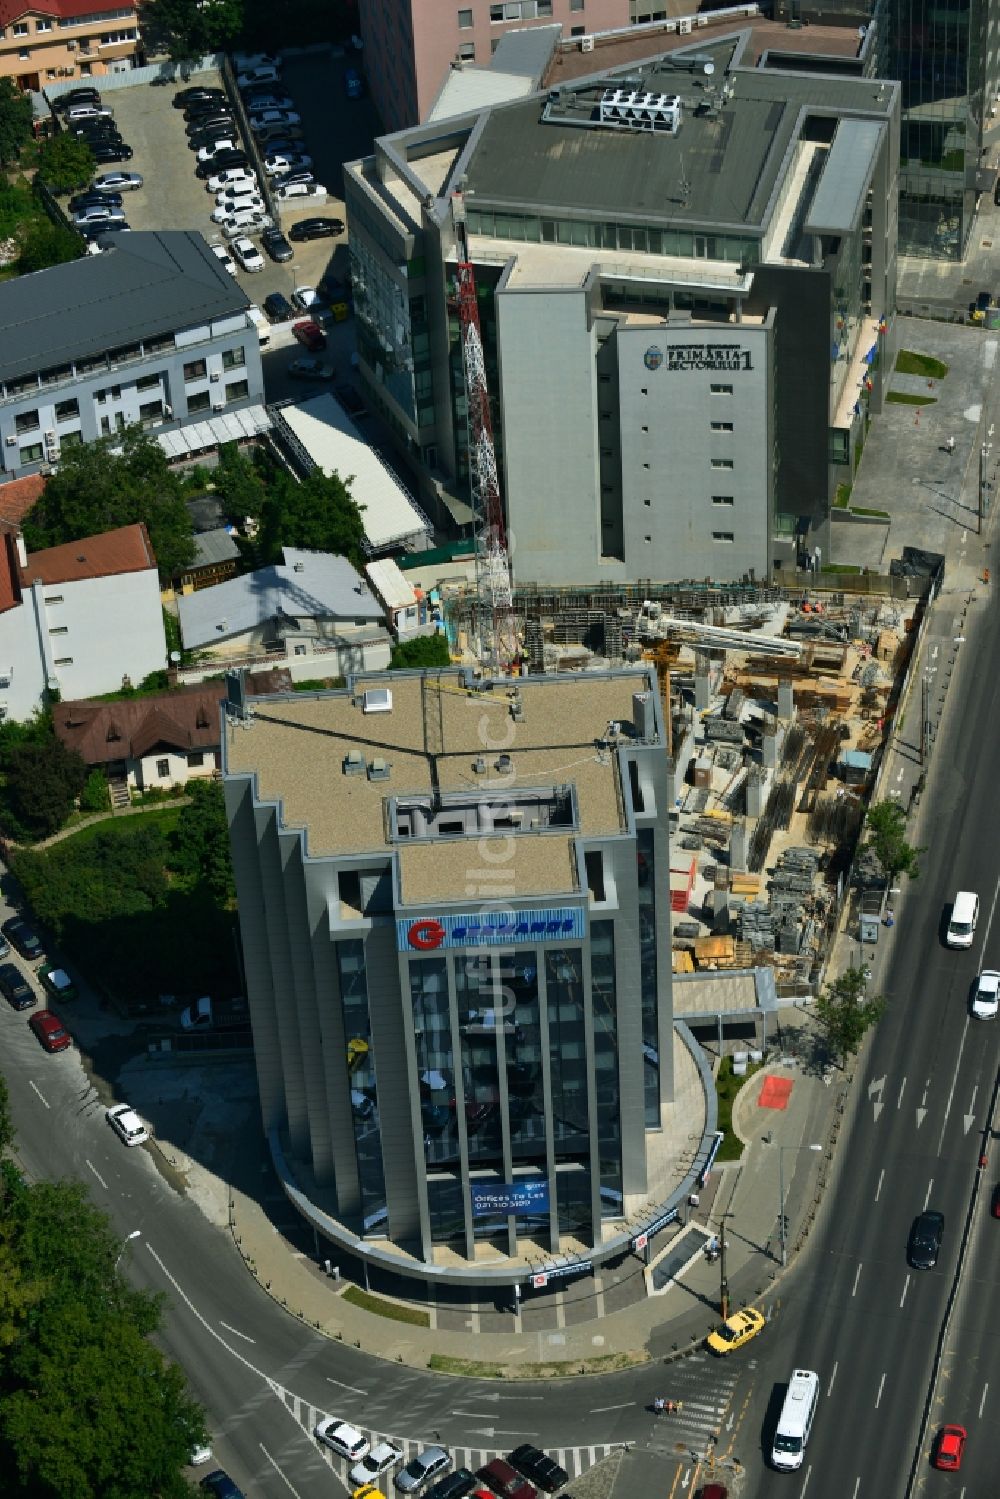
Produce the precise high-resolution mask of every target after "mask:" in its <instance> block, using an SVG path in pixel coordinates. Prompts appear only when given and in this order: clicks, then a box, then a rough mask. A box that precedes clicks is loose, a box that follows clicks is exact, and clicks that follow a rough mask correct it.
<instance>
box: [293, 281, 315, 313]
mask: <svg viewBox="0 0 1000 1499" xmlns="http://www.w3.org/2000/svg"><path fill="white" fill-rule="evenodd" d="M292 306H293V307H297V308H298V309H299V311H300V312H312V311H313V310H314V309H316V308H321V307H322V306H323V298H322V297H321V296H320V294H319V292H318V291H317V290H316V288H315V286H297V287H296V288H295V290H294V291H293V292H292Z"/></svg>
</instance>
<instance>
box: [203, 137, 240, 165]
mask: <svg viewBox="0 0 1000 1499" xmlns="http://www.w3.org/2000/svg"><path fill="white" fill-rule="evenodd" d="M237 150H239V147H238V145H237V143H236V141H235V140H234V139H233V137H232V136H231V135H226V136H220V137H219V138H218V139H217V140H214V141H210V142H209V143H208V144H207V145H204V146H200V147H199V148H198V160H199V161H214V160H215V158H216V157H217V156H222V155H223V154H224V153H225V152H227V151H237Z"/></svg>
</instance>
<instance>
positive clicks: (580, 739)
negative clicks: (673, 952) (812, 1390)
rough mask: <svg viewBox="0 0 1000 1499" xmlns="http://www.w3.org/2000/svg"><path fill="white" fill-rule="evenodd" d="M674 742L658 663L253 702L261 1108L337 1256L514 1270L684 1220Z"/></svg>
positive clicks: (230, 766)
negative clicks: (674, 1128) (674, 1137)
mask: <svg viewBox="0 0 1000 1499" xmlns="http://www.w3.org/2000/svg"><path fill="white" fill-rule="evenodd" d="M233 695H234V699H239V698H240V697H241V692H240V689H239V688H238V687H234V694H233ZM664 744H665V741H664V733H663V725H662V720H661V708H660V698H659V693H658V691H657V688H656V679H655V675H653V674H652V672H651V671H650V669H648V668H646V669H644V670H638V669H632V670H626V671H620V672H616V673H610V674H605V675H599V674H595V675H588V676H586V677H577V678H573V679H555V678H550V679H545V678H537V679H531V678H525V679H521V680H519V681H518V682H517V683H516V684H515V683H512V682H510V681H499V682H491V681H479V680H474V679H472V678H471V676H470V677H469V678H466V677H465V675H464V674H460V673H459V672H458V671H445V672H441V673H436V674H433V675H430V674H427V675H425V674H422V673H417V672H395V673H389V674H388V675H381V676H379V677H376V678H369V679H368V680H356V681H352V682H351V683H350V684H349V688H348V690H347V691H343V692H329V693H319V694H317V695H315V696H313V697H308V698H304V697H303V695H302V694H297V695H296V696H295V697H294V699H292V698H289V699H288V700H285V701H282V700H279V699H276V698H268V699H258V700H254V701H252V702H249V701H247V702H246V705H245V708H243V707H238V708H236V709H235V710H234V711H233V713H232V716H231V717H230V718H229V720H228V721H227V724H226V726H225V730H224V733H223V770H224V775H225V785H226V802H227V807H228V811H229V818H230V834H231V840H232V850H233V860H234V869H235V874H236V885H237V892H238V896H239V911H240V928H241V932H242V938H243V950H244V956H245V968H246V974H247V985H248V997H249V1002H250V1009H251V1015H252V1021H253V1028H254V1048H255V1054H256V1059H257V1069H258V1081H259V1087H260V1099H261V1108H262V1111H263V1120H264V1125H265V1128H266V1130H267V1133H268V1136H269V1138H270V1141H271V1146H272V1152H273V1154H274V1158H275V1161H276V1163H277V1165H278V1167H279V1170H280V1172H281V1175H282V1178H283V1181H284V1185H285V1190H286V1192H287V1193H288V1195H289V1197H290V1198H291V1200H292V1201H293V1202H294V1203H295V1204H296V1206H297V1207H298V1208H299V1210H300V1211H301V1212H302V1213H304V1214H305V1216H306V1217H307V1218H308V1220H309V1221H310V1222H311V1223H312V1224H313V1226H314V1227H315V1228H316V1229H317V1231H318V1232H319V1233H320V1234H321V1235H322V1236H323V1237H324V1239H325V1240H326V1241H327V1242H328V1244H330V1245H332V1246H333V1247H334V1249H335V1250H336V1252H337V1255H338V1257H339V1254H340V1253H341V1252H347V1253H351V1252H353V1253H355V1254H358V1255H359V1256H360V1254H361V1253H364V1254H365V1256H366V1258H367V1259H368V1260H369V1262H370V1263H372V1264H373V1265H380V1266H381V1267H382V1268H383V1269H389V1270H391V1271H393V1272H395V1274H396V1275H398V1276H400V1277H402V1278H403V1279H404V1280H406V1279H410V1280H411V1281H412V1280H416V1281H424V1282H429V1283H437V1284H439V1285H440V1284H452V1283H459V1284H465V1285H466V1286H467V1287H468V1286H472V1285H475V1284H480V1285H483V1284H486V1285H493V1286H494V1287H495V1286H496V1285H497V1284H507V1285H508V1286H509V1285H510V1283H511V1280H512V1279H514V1280H519V1279H520V1278H522V1277H523V1276H524V1274H525V1270H526V1262H527V1261H528V1260H529V1259H531V1258H534V1259H535V1260H536V1261H537V1260H539V1259H545V1260H548V1259H551V1257H553V1256H556V1255H569V1256H571V1257H572V1258H573V1262H574V1264H577V1265H579V1264H580V1263H581V1262H582V1263H583V1265H584V1266H585V1267H586V1266H589V1265H590V1264H592V1263H596V1262H599V1261H600V1260H602V1259H604V1258H607V1257H609V1256H612V1255H614V1254H616V1253H620V1252H621V1251H622V1248H623V1246H626V1247H627V1244H628V1230H627V1228H626V1221H625V1220H626V1219H631V1220H632V1221H633V1222H634V1221H635V1219H636V1217H638V1218H639V1219H640V1220H643V1219H647V1220H648V1219H650V1218H655V1217H656V1216H657V1215H658V1214H659V1215H661V1216H662V1213H663V1212H667V1213H669V1212H670V1205H671V1203H673V1202H675V1201H676V1200H677V1199H678V1196H679V1194H680V1193H681V1192H682V1190H683V1177H684V1170H685V1168H686V1166H687V1165H690V1160H691V1155H692V1147H691V1145H690V1144H689V1143H688V1142H689V1138H690V1131H691V1129H692V1125H693V1123H694V1120H693V1118H692V1116H691V1115H686V1116H685V1118H684V1121H683V1130H682V1132H681V1133H682V1138H683V1141H684V1145H683V1151H684V1152H686V1153H687V1159H686V1161H685V1162H684V1164H682V1165H681V1166H680V1169H679V1170H678V1169H677V1168H678V1158H677V1156H676V1155H675V1154H674V1153H672V1150H671V1147H670V1144H669V1139H668V1136H669V1121H670V1117H671V1109H672V1108H673V1107H674V1105H673V1104H672V1100H673V1098H674V1087H675V1082H674V1076H675V1072H674V1069H675V1057H677V1056H678V1054H679V1053H678V1048H684V1046H685V1044H686V1043H684V1042H683V1041H682V1040H681V1038H680V1036H679V1035H677V1034H675V1030H674V1022H673V1013H672V998H671V959H670V893H669V875H668V872H669V864H670V855H669V847H668V832H667V809H668V807H669V806H670V805H671V804H672V800H671V799H672V790H671V786H670V776H669V772H668V760H667V757H666V753H665V748H664ZM691 1050H692V1053H693V1050H694V1048H692V1049H691ZM684 1055H685V1056H687V1055H688V1053H687V1051H685V1052H684ZM685 1065H687V1064H685ZM691 1065H692V1066H693V1065H694V1063H693V1062H692V1063H691ZM705 1078H706V1082H707V1088H708V1092H709V1093H711V1084H710V1081H708V1075H707V1073H706V1074H705ZM712 1096H713V1097H714V1094H712ZM708 1127H709V1129H714V1118H712V1119H710V1120H709V1125H708ZM634 1231H635V1230H634V1229H633V1230H632V1232H634ZM359 1246H360V1247H359ZM355 1263H356V1264H359V1263H360V1261H359V1260H358V1261H355Z"/></svg>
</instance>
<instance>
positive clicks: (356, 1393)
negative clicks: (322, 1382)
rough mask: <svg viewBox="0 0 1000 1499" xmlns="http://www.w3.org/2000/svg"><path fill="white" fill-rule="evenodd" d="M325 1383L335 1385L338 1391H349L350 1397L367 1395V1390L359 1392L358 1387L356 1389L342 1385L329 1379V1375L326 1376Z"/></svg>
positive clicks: (350, 1385)
mask: <svg viewBox="0 0 1000 1499" xmlns="http://www.w3.org/2000/svg"><path fill="white" fill-rule="evenodd" d="M326 1382H327V1384H335V1385H336V1386H337V1389H338V1390H350V1392H351V1394H352V1395H367V1394H368V1391H367V1390H359V1389H358V1387H357V1385H353V1384H342V1383H341V1381H340V1380H339V1379H331V1378H330V1376H329V1374H328V1375H327V1376H326Z"/></svg>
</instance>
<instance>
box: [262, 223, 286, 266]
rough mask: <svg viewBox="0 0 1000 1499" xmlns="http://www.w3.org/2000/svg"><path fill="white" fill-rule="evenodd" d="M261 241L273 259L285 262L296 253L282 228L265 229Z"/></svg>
mask: <svg viewBox="0 0 1000 1499" xmlns="http://www.w3.org/2000/svg"><path fill="white" fill-rule="evenodd" d="M260 242H261V244H262V245H263V246H264V249H265V250H266V251H267V253H268V255H270V257H271V259H272V260H277V261H279V262H281V263H283V262H284V261H286V260H291V258H292V256H293V255H294V254H295V251H294V250H293V249H292V247H291V245H290V244H289V243H288V241H287V239H286V238H285V236H284V235H283V234H282V232H281V230H280V229H277V228H273V229H265V230H264V232H263V234H262V235H261V237H260Z"/></svg>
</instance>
